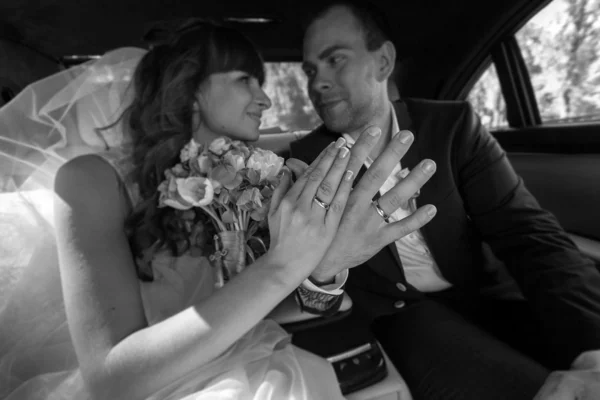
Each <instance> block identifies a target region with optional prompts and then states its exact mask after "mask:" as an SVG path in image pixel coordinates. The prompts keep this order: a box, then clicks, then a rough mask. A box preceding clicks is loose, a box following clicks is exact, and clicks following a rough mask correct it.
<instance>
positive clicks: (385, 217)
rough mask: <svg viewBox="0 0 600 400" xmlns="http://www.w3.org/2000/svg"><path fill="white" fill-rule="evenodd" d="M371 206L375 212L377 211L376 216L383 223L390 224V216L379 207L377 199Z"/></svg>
mask: <svg viewBox="0 0 600 400" xmlns="http://www.w3.org/2000/svg"><path fill="white" fill-rule="evenodd" d="M371 204H373V206H374V207H375V211H377V214H379V215H380V216H381V218H383V220H384V221H385V222H390V216H389V215H387V214H386V212H385V211H383V208H381V206H380V205H379V199H375V200H373V201H372V202H371Z"/></svg>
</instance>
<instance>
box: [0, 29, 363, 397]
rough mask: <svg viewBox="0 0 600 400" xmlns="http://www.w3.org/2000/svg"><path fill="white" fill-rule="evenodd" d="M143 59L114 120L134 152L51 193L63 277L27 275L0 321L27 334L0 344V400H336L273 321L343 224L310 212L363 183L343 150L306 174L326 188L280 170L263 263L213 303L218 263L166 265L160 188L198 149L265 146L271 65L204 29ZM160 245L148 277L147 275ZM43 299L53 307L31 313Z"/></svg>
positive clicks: (241, 40) (227, 34) (310, 360)
mask: <svg viewBox="0 0 600 400" xmlns="http://www.w3.org/2000/svg"><path fill="white" fill-rule="evenodd" d="M134 53H135V54H139V56H140V57H141V59H140V57H134V60H135V63H134V65H135V64H137V65H136V66H135V72H134V75H133V77H132V82H131V83H132V87H131V89H132V92H130V93H129V94H130V96H131V97H130V98H129V99H128V101H127V104H128V105H127V108H126V109H125V111H124V113H123V114H122V116H121V118H120V119H119V122H120V125H119V126H121V128H122V130H123V131H124V132H127V134H126V135H124V136H125V137H127V138H128V141H125V142H127V144H124V145H119V146H108V148H112V149H109V150H107V151H102V152H94V153H93V154H84V155H79V156H76V157H71V156H72V155H71V156H67V155H64V157H65V158H70V160H69V161H68V162H66V163H64V164H62V165H60V168H59V169H58V172H57V173H56V177H55V179H54V188H55V198H56V200H55V206H54V222H53V223H54V229H55V232H56V243H57V247H58V259H59V262H58V265H59V269H60V274H55V275H53V274H52V267H51V265H50V264H52V259H51V257H43V258H44V259H43V260H40V259H39V257H38V259H37V261H36V260H32V261H31V265H33V264H36V263H37V264H39V265H43V264H44V265H45V267H43V268H41V269H38V270H36V269H35V268H32V269H31V271H33V272H25V274H28V273H29V276H24V277H23V279H22V280H24V281H26V280H27V279H30V282H32V285H31V287H28V285H27V282H26V283H25V284H24V285H23V286H22V287H21V288H19V287H17V288H16V289H15V294H14V295H13V299H12V302H11V303H9V304H8V306H7V307H6V309H5V310H4V312H3V313H2V314H1V315H0V318H1V319H2V322H1V323H2V325H4V326H5V328H2V329H8V330H9V331H10V328H13V329H17V328H16V327H20V328H19V329H25V330H23V331H22V332H21V333H22V334H23V337H17V338H15V335H13V338H12V339H11V340H12V341H10V342H5V344H4V347H2V345H0V387H1V389H0V396H8V397H7V398H8V399H11V400H12V399H85V398H97V399H147V398H151V399H192V398H193V399H209V398H210V399H215V398H218V399H288V398H289V399H312V398H318V399H335V398H341V397H342V396H341V393H340V389H339V386H338V383H337V380H336V377H335V374H334V372H333V369H332V367H331V366H330V365H329V363H328V362H327V361H325V360H323V359H321V358H319V357H317V356H315V355H312V354H310V353H308V352H305V351H303V350H301V349H299V348H297V347H295V346H293V345H292V344H291V343H290V340H289V337H288V335H287V334H286V333H285V331H283V329H281V328H280V327H279V326H278V325H277V324H276V323H275V322H273V321H271V320H269V319H265V317H266V316H267V314H268V313H269V312H270V311H271V310H272V309H273V308H274V307H275V306H276V305H277V304H278V303H279V302H281V301H282V300H283V299H284V298H285V297H286V296H288V295H289V294H290V293H291V292H292V291H293V290H294V289H295V288H296V287H298V286H299V285H300V283H301V282H302V281H303V280H304V279H306V278H307V277H308V276H309V275H310V273H311V271H312V270H313V269H314V268H315V267H316V266H317V264H318V262H319V261H320V260H321V258H322V256H323V255H324V254H325V252H326V250H327V248H328V246H329V244H330V243H331V241H332V239H333V237H334V236H335V233H336V230H337V227H338V224H339V222H340V218H341V213H340V212H339V211H340V209H339V208H338V209H337V210H334V209H333V208H331V209H330V210H329V211H328V210H326V208H324V207H322V206H321V205H320V204H322V203H320V202H319V201H314V199H315V196H316V193H317V189H318V187H319V185H320V184H321V183H323V182H325V184H327V185H328V186H330V187H331V188H334V191H333V192H332V195H331V197H330V198H327V199H320V200H322V201H323V202H326V203H331V202H334V201H335V202H338V203H339V204H341V205H342V206H343V205H344V204H345V202H346V200H347V198H348V195H349V192H350V187H351V181H352V174H347V173H346V169H347V163H348V158H350V157H347V154H348V150H347V149H346V148H345V147H344V146H343V145H344V143H342V142H341V143H337V145H331V146H330V147H329V148H328V149H326V150H325V151H324V152H323V154H322V155H321V157H320V158H319V159H317V161H315V163H313V165H311V166H310V167H309V168H311V170H312V171H316V172H318V173H317V174H314V175H313V176H319V177H320V178H319V179H307V174H301V175H300V178H299V179H298V180H297V181H295V182H292V178H291V173H290V171H289V170H288V169H285V168H284V171H283V175H282V178H281V181H280V184H279V186H278V187H277V188H276V190H275V192H274V194H273V201H272V203H271V206H270V210H269V213H268V223H269V228H270V229H269V230H270V248H269V250H268V252H267V253H266V254H265V255H264V256H262V257H260V258H259V259H257V260H256V261H255V262H254V263H253V264H252V265H251V266H249V267H248V268H246V269H245V270H243V271H242V272H241V273H240V274H239V275H237V276H236V277H234V278H233V279H231V280H230V281H229V282H228V283H227V284H226V285H225V286H224V287H223V288H221V289H218V290H215V289H213V287H214V285H213V276H212V274H213V272H212V271H213V268H212V267H211V265H210V263H209V261H208V258H207V257H206V256H207V255H205V256H204V257H200V258H197V257H191V256H190V255H189V254H187V253H185V252H184V253H183V254H176V253H175V252H173V251H172V250H171V249H172V248H173V247H174V239H173V238H172V236H170V234H171V233H172V231H169V235H168V234H167V227H166V226H165V223H164V221H165V218H166V217H167V216H168V214H169V213H173V212H175V210H173V209H170V208H157V204H158V192H157V187H158V185H159V183H160V181H161V180H162V179H163V172H164V171H165V170H166V169H168V168H170V167H172V166H173V165H174V164H176V163H177V159H178V157H179V151H180V149H181V148H182V147H183V146H184V144H185V143H187V142H189V141H190V139H194V140H195V141H196V142H198V143H203V144H207V143H210V142H211V141H212V140H213V139H214V138H216V137H219V136H227V137H229V138H231V139H234V140H241V141H255V140H257V139H258V136H259V130H258V128H259V124H260V115H261V113H262V112H263V111H264V110H266V109H268V108H269V107H270V104H271V103H270V100H269V98H268V97H267V96H266V95H265V93H264V92H263V90H262V88H261V86H262V83H263V81H264V69H263V62H262V59H261V58H260V56H259V54H258V52H257V51H256V49H255V48H254V46H253V45H252V44H251V43H250V42H249V41H248V40H247V39H246V38H245V37H244V36H242V35H241V34H240V33H238V32H237V31H235V30H232V29H230V28H226V27H222V26H218V25H215V24H212V23H207V22H197V21H196V22H193V23H188V24H185V25H184V26H182V27H180V28H179V29H178V30H177V31H176V33H175V34H174V35H173V36H172V37H170V38H169V40H168V41H167V42H166V43H164V44H160V45H157V46H155V47H153V48H152V49H151V50H150V51H148V52H142V51H137V50H136V51H134ZM101 61H102V60H101ZM138 61H139V63H138ZM99 65H101V63H99V64H96V66H99ZM92 67H93V66H92ZM92 67H89V68H92ZM74 71H75V70H74ZM80 72H81V71H80ZM73 73H74V72H73ZM81 76H85V75H81ZM99 76H101V75H95V78H96V81H94V82H92V83H93V84H94V85H96V84H98V85H99V84H101V83H102V82H101V79H97V78H98V77H99ZM112 78H113V79H114V78H115V77H114V76H113V77H112ZM87 79H88V81H86V83H89V76H88V78H87ZM67 92H68V91H67ZM62 95H71V96H73V95H76V94H73V93H62ZM48 115H51V114H50V113H48ZM68 128H69V127H66V128H65V129H68ZM112 128H114V127H111V129H112ZM51 134H52V132H51ZM54 134H56V132H54ZM62 134H63V135H65V136H68V135H69V133H68V132H66V133H65V132H62ZM79 135H80V136H83V134H82V132H79ZM7 140H8V139H7ZM48 140H49V139H48ZM109 144H110V143H109ZM290 167H292V168H293V165H290ZM294 172H297V171H294ZM169 229H170V228H169ZM156 243H159V244H160V245H161V247H160V249H159V250H158V251H156V252H155V253H153V254H152V253H150V260H151V261H150V266H151V270H152V273H151V274H150V277H149V276H148V274H143V273H142V271H141V268H140V265H138V264H139V262H138V261H139V260H140V259H143V258H144V257H148V254H149V253H148V250H149V249H150V248H151V247H153V245H155V244H156ZM45 254H50V253H45ZM34 261H35V262H34ZM44 268H46V269H45V270H44ZM58 276H60V284H59V283H58V280H57V279H58V278H57V277H58ZM53 284H55V285H54V286H55V287H53ZM36 285H37V286H36ZM36 287H37V288H42V289H38V291H36V289H35V288H36ZM56 288H59V289H56ZM60 288H62V294H61V289H60ZM19 289H20V291H19ZM52 289H55V291H54V292H52ZM51 292H52V293H58V294H57V295H56V296H55V297H53V298H52V296H51V295H50V294H49V293H51ZM37 296H40V298H45V297H44V296H48V298H50V300H48V301H44V302H43V304H42V303H40V304H38V306H39V307H37V308H35V307H32V306H31V304H30V303H32V302H33V303H35V298H36V297H37ZM14 299H17V300H14ZM62 299H64V311H63V302H62ZM26 307H29V310H28V311H23V309H25V308H26ZM31 308H34V309H33V310H31ZM15 310H16V311H15ZM23 312H24V313H25V314H23ZM27 312H29V314H27ZM36 313H37V314H36ZM63 313H64V314H63ZM61 316H62V318H63V319H64V316H66V323H65V321H64V320H61ZM13 323H14V326H9V325H12V324H13ZM23 327H26V328H23ZM67 328H68V329H67ZM36 330H39V332H38V333H36ZM13 333H14V332H13ZM16 336H18V335H16ZM27 337H29V338H27Z"/></svg>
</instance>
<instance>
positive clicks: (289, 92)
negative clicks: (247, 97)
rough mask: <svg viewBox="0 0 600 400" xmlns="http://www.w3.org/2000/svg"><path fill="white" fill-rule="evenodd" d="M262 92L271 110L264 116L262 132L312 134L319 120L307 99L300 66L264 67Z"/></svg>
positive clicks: (271, 65)
mask: <svg viewBox="0 0 600 400" xmlns="http://www.w3.org/2000/svg"><path fill="white" fill-rule="evenodd" d="M266 72H267V73H266V81H265V85H264V90H265V92H266V93H267V95H268V96H269V98H270V99H271V102H272V106H271V108H270V109H269V110H267V111H266V112H265V113H264V114H263V119H262V125H261V129H263V132H265V133H269V132H285V131H299V130H312V129H314V128H315V127H317V126H318V125H319V124H320V123H321V120H320V119H319V116H318V115H317V113H316V112H315V109H314V107H313V105H312V103H311V102H310V100H309V98H308V92H307V86H306V83H307V80H306V75H305V74H304V72H303V71H302V68H301V63H299V62H268V63H266Z"/></svg>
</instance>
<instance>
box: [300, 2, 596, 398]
mask: <svg viewBox="0 0 600 400" xmlns="http://www.w3.org/2000/svg"><path fill="white" fill-rule="evenodd" d="M386 31H387V29H386V25H385V21H384V18H382V17H381V15H380V14H379V13H378V12H377V10H375V9H373V7H372V6H370V5H368V4H366V3H365V4H361V3H358V2H351V1H338V2H332V3H330V4H328V5H326V6H324V7H323V8H322V9H321V10H320V12H318V13H317V14H316V15H314V17H313V18H312V20H311V21H310V23H309V24H308V27H307V29H306V31H305V35H304V49H303V52H304V64H303V68H304V70H305V72H306V75H307V77H308V90H309V95H310V98H311V100H312V102H313V104H314V106H315V108H316V109H317V112H318V113H319V115H320V116H321V118H322V119H323V121H324V124H323V125H322V126H321V127H319V128H317V129H316V130H315V131H313V132H312V133H311V134H309V135H308V136H306V137H305V138H303V139H301V140H299V141H297V142H294V143H292V145H291V155H292V157H295V158H299V159H301V160H303V161H306V162H311V161H312V160H313V159H314V158H315V157H316V156H317V155H318V153H319V152H320V151H321V150H322V149H323V148H324V147H325V146H326V145H327V144H329V143H330V142H331V141H333V140H335V139H336V138H338V137H340V136H343V137H344V138H345V139H346V142H347V144H348V146H349V147H351V146H352V144H353V143H354V141H355V140H356V139H357V137H358V134H359V133H360V132H361V131H362V130H363V129H364V128H365V127H367V126H369V125H376V126H378V127H380V128H381V131H382V135H381V139H380V140H379V144H378V146H377V147H375V148H374V149H373V151H372V152H371V154H370V159H376V158H377V157H378V155H379V154H380V153H381V152H382V151H384V149H385V148H386V147H387V145H388V143H390V141H391V140H392V138H395V137H396V135H407V136H409V139H408V140H412V141H413V143H412V146H411V147H410V149H409V150H408V152H407V153H406V155H405V156H404V157H403V158H402V160H401V162H400V164H399V165H397V166H396V168H395V169H394V171H393V172H392V175H390V177H389V178H388V180H387V181H386V182H385V184H384V185H383V187H382V189H381V193H382V194H384V193H385V192H387V190H389V188H391V187H394V185H395V184H396V183H397V182H399V181H400V180H402V179H404V178H405V176H406V174H407V173H408V172H409V171H411V174H413V173H417V172H419V171H426V170H427V168H428V163H427V162H419V160H422V159H425V158H429V159H432V160H434V161H435V163H436V164H437V171H436V173H435V175H433V177H432V178H431V180H430V181H429V183H428V184H426V185H425V186H423V188H422V189H421V191H420V195H419V196H418V197H416V198H412V199H408V198H405V197H403V196H400V195H395V196H392V201H391V202H389V203H388V204H387V205H386V204H382V203H380V204H379V206H381V208H380V210H377V211H378V212H381V215H382V217H385V218H386V220H388V221H389V223H390V224H391V223H393V222H394V221H398V220H400V219H403V218H405V217H407V216H410V215H413V214H414V213H415V210H418V208H419V207H420V206H423V205H427V204H433V205H435V206H436V207H437V209H438V212H437V215H436V217H435V218H434V219H433V220H432V221H431V222H430V223H429V224H427V225H425V226H424V227H423V228H421V229H420V230H417V231H415V232H413V233H411V234H409V235H407V236H404V237H403V238H401V239H399V240H397V241H395V242H392V243H391V244H390V245H388V246H385V247H383V249H381V246H383V245H384V244H385V243H382V242H381V238H380V235H379V232H380V231H379V230H378V229H375V228H369V227H368V226H367V227H365V226H364V225H363V224H361V222H360V221H361V215H360V213H359V212H356V211H355V210H354V209H353V207H352V204H351V202H350V203H349V204H350V205H349V206H348V207H347V209H346V215H345V217H344V220H343V223H342V224H341V225H340V233H341V234H338V236H337V237H336V240H335V241H334V243H333V244H332V246H331V248H330V249H329V252H328V254H327V255H326V256H325V258H324V259H323V261H322V262H321V264H320V265H319V267H317V269H316V270H315V271H314V273H313V275H312V276H311V279H310V282H306V283H305V284H303V287H302V288H300V289H299V294H300V297H301V298H302V301H303V303H304V305H305V307H306V308H309V309H311V310H313V312H318V313H322V314H325V315H327V314H330V313H332V312H335V310H336V307H338V306H339V301H338V300H339V299H340V296H339V295H340V294H341V293H342V291H343V290H344V289H345V290H347V291H348V293H349V294H350V297H351V298H352V300H353V304H354V305H353V312H355V313H359V314H361V315H363V316H364V319H365V321H366V322H365V323H370V324H371V328H372V330H373V332H374V334H375V336H376V337H377V339H378V340H379V342H380V343H381V344H382V346H383V347H384V349H385V350H386V352H387V353H388V354H389V355H390V357H391V359H392V360H393V362H394V364H395V366H396V367H397V368H398V370H399V372H400V373H401V374H402V376H403V378H404V379H405V380H406V382H407V384H408V385H409V387H410V389H411V391H412V393H413V396H414V397H415V398H443V399H451V398H461V399H462V398H467V399H470V398H473V399H482V398H485V399H520V398H523V399H531V398H533V397H534V396H535V394H536V393H538V394H539V396H540V397H539V398H543V399H555V398H556V399H558V398H560V399H575V398H583V397H576V396H577V394H581V393H584V392H586V391H587V392H588V393H591V397H589V398H592V397H593V398H600V390H599V387H600V384H599V381H600V380H599V378H598V374H599V373H600V372H598V371H600V274H599V273H598V271H597V270H596V268H595V266H594V264H593V263H592V262H591V261H590V260H588V259H587V258H584V257H583V256H582V255H581V254H580V252H579V251H578V250H577V248H576V247H575V245H574V244H573V243H572V242H571V241H570V240H569V238H568V237H567V235H566V234H565V232H564V231H563V230H562V229H561V227H560V226H559V224H558V222H557V221H556V219H555V218H554V217H553V216H552V215H551V214H550V213H548V212H547V211H545V210H542V209H541V208H540V207H539V205H538V203H537V202H536V200H535V199H534V198H533V196H532V195H531V194H530V193H529V192H528V190H527V189H526V188H525V186H524V184H523V182H522V180H521V179H520V178H519V177H518V176H517V175H516V173H515V172H514V170H513V169H512V167H511V165H510V162H509V161H508V159H507V158H506V155H505V153H504V151H503V150H502V149H501V148H500V146H499V145H498V143H497V142H496V141H495V140H494V138H493V137H492V136H491V135H490V134H489V133H488V132H487V131H486V130H485V128H484V127H483V126H482V125H481V123H480V121H479V119H478V117H477V115H476V114H475V113H474V112H473V110H472V108H471V107H470V106H469V104H468V103H466V102H458V101H457V102H437V101H430V100H419V99H404V100H403V101H395V102H393V103H392V102H390V101H389V100H388V99H389V97H388V92H387V83H388V79H389V77H390V75H391V74H392V71H393V70H394V66H395V59H396V48H395V47H394V45H393V43H392V42H391V41H390V40H389V37H388V36H387V34H386ZM407 131H409V132H410V133H411V134H410V133H407ZM413 135H414V136H413ZM370 164H371V162H370V161H369V160H368V161H367V162H366V163H365V165H364V167H365V168H368V167H369V166H370ZM433 167H434V168H435V165H434V166H433ZM365 168H363V171H364V169H365ZM410 177H411V175H409V178H407V179H410ZM492 183H493V184H492ZM396 206H400V209H399V210H398V211H395V212H393V210H395V209H396ZM388 213H389V214H390V215H386V214H388ZM484 241H485V243H487V244H488V245H489V246H490V248H491V249H492V251H493V253H494V255H495V256H496V257H498V258H499V259H500V260H502V261H503V262H504V263H505V264H506V266H507V268H508V270H509V272H510V273H511V275H512V276H513V278H514V279H515V280H516V281H517V283H518V285H519V288H520V290H521V292H522V294H523V295H524V297H525V299H524V298H523V297H521V298H519V299H516V300H497V299H493V298H490V297H486V296H482V295H480V294H479V293H480V292H479V289H480V288H481V287H480V283H481V281H480V279H481V277H482V276H483V269H484V262H485V256H484V253H483V250H482V244H483V243H484ZM380 249H381V251H379V250H380ZM349 269H350V272H349V274H348V272H347V271H349ZM346 277H347V280H346ZM552 370H555V371H556V370H562V371H564V372H561V373H555V374H550V371H552ZM540 388H541V389H540ZM553 396H559V397H553ZM585 398H588V397H585Z"/></svg>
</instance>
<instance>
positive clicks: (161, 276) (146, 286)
mask: <svg viewBox="0 0 600 400" xmlns="http://www.w3.org/2000/svg"><path fill="white" fill-rule="evenodd" d="M99 156H100V157H102V158H104V159H105V160H106V161H107V162H109V163H110V164H111V165H113V167H114V168H115V169H116V170H117V172H118V174H119V176H120V177H121V179H124V177H126V176H127V175H128V174H127V172H128V167H129V163H128V157H127V156H126V155H124V154H123V152H121V151H115V150H113V151H110V152H107V153H103V154H99ZM124 185H125V188H127V192H128V194H129V196H130V198H131V201H132V203H133V204H134V205H135V203H136V202H137V201H138V195H137V190H136V185H135V184H132V183H130V182H126V181H124ZM53 251H55V250H53V249H52V246H51V245H50V244H49V246H48V247H47V248H46V254H40V255H38V256H42V259H44V260H51V259H52V260H53V261H55V260H56V255H55V254H51V253H52V252H53ZM42 252H43V251H42ZM249 268H252V266H249ZM152 269H153V272H154V277H155V278H154V281H152V282H142V281H140V287H141V294H142V300H143V305H144V312H145V314H146V318H147V321H148V323H149V324H150V325H152V324H156V323H158V322H160V321H162V320H164V319H166V318H168V317H170V316H172V315H173V314H175V313H177V312H179V311H181V310H183V309H185V308H187V307H189V306H191V305H193V304H195V303H197V302H199V301H201V300H202V299H204V298H206V297H208V296H210V295H211V293H212V292H213V290H215V289H214V280H213V268H212V267H211V265H210V264H209V262H208V260H207V258H206V257H203V256H202V257H192V256H191V255H190V254H187V253H186V254H184V255H183V256H180V257H173V256H171V255H170V254H169V253H168V252H166V251H165V252H162V253H159V254H157V255H156V256H155V257H154V259H153V261H152ZM31 278H32V279H41V278H48V277H39V276H38V277H31ZM48 283H51V282H48ZM53 284H54V285H59V280H58V279H56V278H55V279H54V283H53ZM23 289H26V287H24V288H23ZM46 289H47V290H48V289H52V290H51V291H52V292H55V293H54V294H51V293H50V292H46V293H43V294H40V295H41V296H42V298H37V299H36V298H35V296H36V295H35V294H32V298H31V301H32V302H33V303H39V302H40V300H41V301H42V302H43V304H39V305H38V307H35V309H33V310H31V309H29V310H16V311H17V313H18V312H19V311H25V315H29V313H32V312H33V314H32V315H30V317H31V320H32V321H35V324H36V325H37V324H40V323H42V324H45V323H47V324H48V325H49V326H52V324H53V321H52V320H53V319H57V320H60V319H61V318H64V310H62V309H61V308H60V307H61V306H62V302H61V301H60V299H59V298H54V299H50V298H48V297H49V296H50V297H52V296H59V295H60V287H57V286H56V287H52V288H50V286H48V287H47V288H46ZM21 306H28V307H32V306H33V304H29V305H13V307H16V308H17V309H20V308H21ZM45 307H47V309H46V310H44V308H45ZM53 307H55V309H52V308H53ZM9 310H10V307H9ZM35 310H38V311H39V312H42V313H44V314H46V313H49V315H45V316H42V317H41V318H40V316H39V315H35ZM5 311H6V310H5ZM5 317H6V319H5V320H3V321H0V322H1V323H3V324H4V323H14V324H22V325H23V326H22V329H28V327H27V323H25V324H24V323H23V322H24V321H22V320H20V321H15V320H12V321H11V320H10V313H6V312H5V313H4V314H2V318H3V319H4V318H5ZM20 318H23V315H21V316H20ZM47 319H48V320H49V321H46V320H47ZM29 328H32V327H29ZM40 334H42V332H40ZM46 334H47V335H48V337H46V338H45V339H44V340H43V342H42V343H32V345H33V347H32V348H27V347H26V346H23V345H24V344H23V343H19V340H20V335H17V336H16V337H15V338H13V339H14V340H15V341H16V342H17V343H16V344H17V345H18V346H19V347H21V348H22V351H20V352H18V353H15V352H14V351H13V352H9V355H8V356H5V357H1V355H0V375H2V374H1V373H3V375H4V377H5V378H6V377H7V376H9V377H10V379H5V380H4V382H2V384H3V385H6V386H7V387H8V388H9V393H10V394H8V393H2V391H1V390H0V394H1V395H8V397H6V399H7V400H17V399H18V400H24V399H48V400H50V399H52V400H54V399H87V398H89V396H88V395H87V393H86V391H85V388H84V386H83V381H82V379H81V376H80V374H79V372H78V370H77V360H76V358H75V355H74V351H73V348H72V346H71V343H70V338H69V334H68V330H67V326H66V324H65V323H64V321H63V322H62V323H60V325H59V326H52V327H51V328H50V332H46ZM37 339H41V338H37ZM17 387H18V388H17ZM341 398H342V395H341V392H340V389H339V385H338V382H337V379H336V376H335V373H334V371H333V368H332V367H331V365H330V364H329V363H328V362H327V361H326V360H324V359H323V358H320V357H318V356H316V355H313V354H311V353H308V352H306V351H304V350H302V349H299V348H297V347H295V346H294V345H292V344H291V342H290V336H289V335H288V334H287V333H286V332H285V331H284V330H283V329H282V328H281V327H280V326H279V325H278V324H277V323H275V322H274V321H272V320H268V319H267V320H263V321H261V322H260V323H259V324H258V325H256V326H255V327H254V328H252V329H251V330H250V331H249V332H248V333H247V334H245V335H244V336H243V337H242V338H241V339H239V340H238V341H237V342H236V343H235V344H234V345H232V346H231V347H230V348H229V349H227V350H226V351H225V352H224V353H223V354H221V355H220V356H219V357H217V358H216V359H214V360H213V361H211V362H209V363H207V364H205V365H199V366H198V368H197V369H195V370H194V371H192V372H190V373H189V374H188V375H187V376H183V377H181V378H180V379H178V380H176V381H174V382H172V383H171V384H170V385H168V386H167V387H164V388H163V389H161V390H160V391H158V392H157V393H154V394H153V395H152V396H150V397H149V398H148V399H153V400H154V399H156V400H159V399H160V400H167V399H168V400H175V399H177V400H183V399H185V400H188V399H190V400H191V399H195V400H200V399H232V400H233V399H244V400H245V399H248V400H249V399H257V400H258V399H265V400H266V399H273V400H276V399H298V400H304V399H341Z"/></svg>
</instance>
